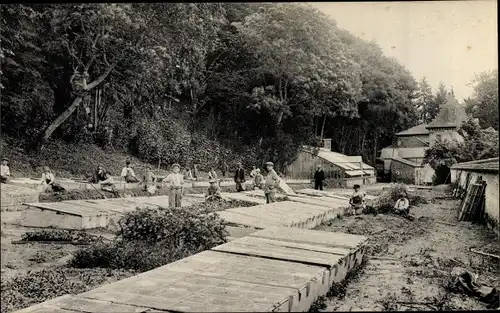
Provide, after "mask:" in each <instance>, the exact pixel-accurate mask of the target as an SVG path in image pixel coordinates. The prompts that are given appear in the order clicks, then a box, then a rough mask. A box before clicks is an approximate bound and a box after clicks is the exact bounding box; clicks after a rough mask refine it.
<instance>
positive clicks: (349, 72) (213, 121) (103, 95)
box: [0, 3, 498, 168]
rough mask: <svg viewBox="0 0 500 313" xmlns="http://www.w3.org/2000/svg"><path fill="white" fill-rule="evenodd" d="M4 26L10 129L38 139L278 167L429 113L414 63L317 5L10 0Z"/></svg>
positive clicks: (384, 141) (373, 138) (5, 128)
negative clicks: (322, 141) (325, 141)
mask: <svg viewBox="0 0 500 313" xmlns="http://www.w3.org/2000/svg"><path fill="white" fill-rule="evenodd" d="M0 27H1V29H2V32H1V41H2V45H1V46H0V47H1V48H0V49H1V50H0V53H1V58H2V76H1V81H0V83H1V86H0V87H1V88H2V125H1V130H2V133H3V134H5V135H7V136H10V137H13V138H15V139H16V140H17V141H18V142H19V144H20V145H26V146H29V147H31V148H33V149H41V148H43V143H45V142H47V141H49V140H54V139H58V140H65V141H68V142H78V141H85V142H90V143H94V144H98V145H101V146H103V147H108V146H109V147H111V146H112V147H113V148H115V149H119V150H123V151H126V152H128V153H131V154H134V155H136V156H138V157H140V158H142V159H144V160H147V161H150V162H157V161H159V160H161V161H162V162H166V163H168V162H180V163H183V164H187V163H191V162H196V163H201V164H202V167H203V166H211V165H217V164H216V163H218V162H222V161H223V160H227V161H228V162H230V163H231V162H236V161H243V162H244V163H246V164H251V163H254V164H261V163H258V162H262V161H263V160H264V159H266V160H267V159H270V160H273V161H274V162H275V163H277V165H278V168H280V167H282V166H283V165H286V164H289V163H290V162H292V161H293V160H294V158H295V157H296V155H297V152H298V150H299V149H300V147H301V146H302V145H304V144H316V143H317V142H319V141H318V138H325V137H328V138H332V139H333V147H334V149H335V150H337V151H339V152H342V153H346V154H358V155H363V157H364V158H365V159H366V160H367V161H369V162H372V163H373V162H374V160H375V158H376V156H377V151H378V150H380V149H381V148H383V147H384V146H386V145H389V144H391V143H392V141H393V139H394V134H395V133H397V132H399V131H401V130H403V129H406V128H409V127H411V126H414V125H416V124H417V123H418V116H419V111H418V109H417V106H416V105H415V99H417V98H418V95H419V94H418V91H419V89H418V84H417V83H416V81H415V79H414V78H413V77H412V76H411V74H410V73H409V72H408V70H407V69H405V68H404V67H403V66H402V65H401V64H399V63H398V62H397V61H396V60H395V59H392V58H388V57H386V56H384V55H383V53H382V50H381V48H380V47H379V46H378V45H377V44H376V43H373V42H366V41H364V40H362V39H360V38H357V37H356V36H354V35H352V34H351V33H349V32H348V31H346V30H343V29H341V28H339V27H338V26H337V24H336V22H335V21H334V20H332V19H331V18H330V17H328V16H326V15H324V14H323V13H321V12H320V11H318V10H316V9H314V8H313V7H311V6H309V5H307V4H292V3H286V4H285V3H282V4H278V3H276V4H274V3H273V4H271V3H268V4H265V3H223V4H220V3H137V4H135V3H134V4H131V3H119V4H110V3H88V4H78V3H74V4H73V3H72V4H63V5H59V4H58V5H54V4H15V5H14V4H12V5H2V6H1V25H0ZM483 81H484V79H483ZM478 86H479V85H478ZM481 86H483V85H481ZM477 88H479V87H477ZM481 88H483V87H481ZM478 92H479V89H478ZM478 94H479V93H478ZM481 95H482V91H481ZM481 97H482V96H481ZM481 97H479V96H476V98H475V101H476V102H475V103H478V104H479V103H481V104H483V103H490V102H488V101H490V100H489V98H481ZM497 103H498V101H497ZM497 109H498V107H497ZM478 110H479V109H478ZM478 112H479V111H478ZM478 114H479V113H478ZM496 125H497V129H498V120H497V124H496ZM33 143H42V144H41V145H40V144H37V145H32V144H33Z"/></svg>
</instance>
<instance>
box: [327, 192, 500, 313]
mask: <svg viewBox="0 0 500 313" xmlns="http://www.w3.org/2000/svg"><path fill="white" fill-rule="evenodd" d="M419 193H420V194H421V195H425V196H426V198H429V199H430V198H431V197H433V196H435V195H436V194H435V192H432V191H420V192H419ZM456 205H457V202H456V201H452V200H438V201H436V202H435V203H429V204H422V205H419V206H417V207H415V208H413V209H412V214H414V215H415V217H416V220H415V221H414V222H408V221H406V220H404V219H402V218H400V217H397V216H393V215H378V216H376V217H374V216H373V215H365V216H362V217H358V218H355V217H348V218H344V219H342V220H338V221H334V222H333V223H331V224H330V225H323V226H320V227H319V229H321V230H325V231H328V230H329V231H343V232H348V233H358V234H365V235H368V236H369V237H370V243H371V244H370V245H371V253H370V254H371V255H374V256H375V257H372V258H371V259H370V260H369V262H368V264H367V266H366V267H365V268H364V269H363V273H361V275H359V277H358V279H356V280H354V281H352V282H350V284H349V286H348V287H347V290H346V293H345V296H344V297H342V298H340V299H339V298H330V299H328V301H327V309H326V310H325V311H366V310H375V311H387V310H399V311H401V310H403V311H404V310H437V309H438V308H439V307H441V308H443V309H449V310H459V309H469V310H478V309H485V308H486V306H485V305H484V304H483V303H481V302H479V301H477V300H475V299H472V298H470V297H467V296H463V295H457V294H452V293H449V292H447V291H446V289H445V288H444V287H443V283H444V282H446V281H447V278H448V277H449V276H448V275H449V273H450V272H451V270H452V269H453V267H456V266H460V267H463V268H468V269H470V270H472V271H474V272H475V273H477V274H479V278H478V282H479V283H480V284H483V285H487V286H491V287H499V286H500V272H499V268H498V261H496V263H495V261H493V260H484V259H483V258H482V257H478V256H476V255H473V253H471V252H469V251H468V250H469V248H471V247H475V248H477V249H484V246H485V245H488V246H490V247H491V246H495V245H496V250H497V251H496V254H498V250H499V249H500V248H499V245H498V238H496V237H495V235H494V234H493V233H492V232H490V231H489V230H487V229H486V228H485V227H483V226H480V225H472V224H470V223H466V222H461V223H458V224H457V222H456V219H455V208H456ZM439 222H443V223H447V224H457V225H456V226H451V225H447V224H443V223H439ZM370 234H373V235H370ZM490 251H491V248H490ZM426 303H427V304H426Z"/></svg>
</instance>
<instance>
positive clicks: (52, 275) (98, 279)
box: [1, 268, 134, 313]
mask: <svg viewBox="0 0 500 313" xmlns="http://www.w3.org/2000/svg"><path fill="white" fill-rule="evenodd" d="M133 274H134V272H131V271H123V270H109V269H74V268H72V269H68V268H56V269H44V270H40V271H30V272H28V273H27V274H24V275H20V276H16V277H14V278H11V279H7V278H4V277H2V282H1V295H2V302H1V312H2V313H6V312H12V311H17V310H21V309H24V308H26V307H28V306H31V305H34V304H37V303H40V302H43V301H46V300H49V299H52V298H56V297H59V296H63V295H66V294H78V293H82V292H85V291H88V290H90V289H92V288H96V287H98V286H99V285H102V284H104V283H108V282H112V281H116V280H119V279H123V278H127V277H130V276H132V275H133Z"/></svg>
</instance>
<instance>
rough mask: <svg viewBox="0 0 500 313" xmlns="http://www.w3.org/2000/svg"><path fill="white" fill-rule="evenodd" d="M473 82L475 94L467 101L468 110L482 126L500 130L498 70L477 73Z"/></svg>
mask: <svg viewBox="0 0 500 313" xmlns="http://www.w3.org/2000/svg"><path fill="white" fill-rule="evenodd" d="M471 84H472V87H473V88H474V94H473V96H472V98H470V99H468V101H467V110H468V111H469V113H471V114H472V116H473V117H475V118H477V119H479V124H480V125H481V127H482V128H485V129H487V128H489V127H492V128H494V129H496V130H497V131H498V70H494V71H488V72H483V73H481V74H479V75H477V76H476V77H475V78H474V80H473V81H472V83H471Z"/></svg>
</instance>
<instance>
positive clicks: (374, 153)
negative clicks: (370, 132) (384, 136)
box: [373, 130, 378, 164]
mask: <svg viewBox="0 0 500 313" xmlns="http://www.w3.org/2000/svg"><path fill="white" fill-rule="evenodd" d="M374 141H375V143H374V145H373V164H375V163H376V162H377V148H378V147H377V144H378V130H376V131H375V140H374Z"/></svg>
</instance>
